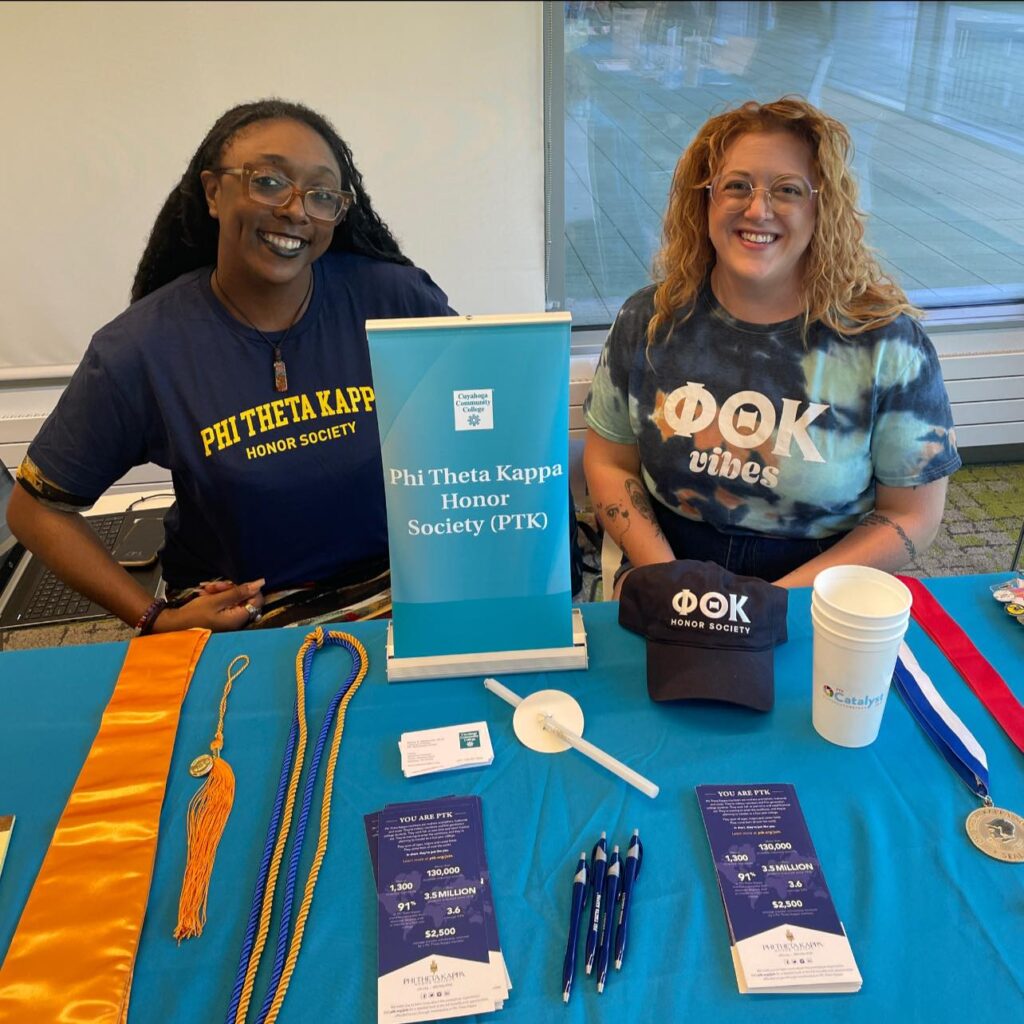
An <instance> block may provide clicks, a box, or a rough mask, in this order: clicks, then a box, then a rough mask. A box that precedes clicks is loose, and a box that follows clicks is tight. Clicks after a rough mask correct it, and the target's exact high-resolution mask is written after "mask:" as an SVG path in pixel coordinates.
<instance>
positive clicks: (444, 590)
mask: <svg viewBox="0 0 1024 1024" xmlns="http://www.w3.org/2000/svg"><path fill="white" fill-rule="evenodd" d="M570 319H571V318H570V316H569V314H568V313H544V314H536V315H519V316H481V317H468V316H466V317H435V318H422V319H415V320H370V321H368V322H367V324H366V332H367V336H368V338H369V344H370V361H371V364H372V367H373V383H374V391H375V393H376V402H377V422H378V425H379V428H380V437H381V451H382V453H383V462H384V485H385V493H386V496H387V512H388V536H389V543H390V550H391V595H392V608H393V611H392V624H391V628H390V633H389V644H388V678H389V679H393V680H397V679H427V678H437V677H439V676H455V675H476V674H480V673H486V672H490V671H498V670H503V671H512V672H514V671H522V672H527V671H536V670H538V669H541V668H550V669H557V668H580V667H585V665H586V641H585V637H584V636H583V635H582V619H581V617H580V616H579V614H578V612H577V613H576V614H575V615H574V613H573V608H572V593H571V583H570V567H569V520H568V516H569V484H568V468H569V467H568V453H569V326H570Z"/></svg>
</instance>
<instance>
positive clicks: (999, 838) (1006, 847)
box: [965, 806, 1024, 864]
mask: <svg viewBox="0 0 1024 1024" xmlns="http://www.w3.org/2000/svg"><path fill="white" fill-rule="evenodd" d="M965 824H966V827H967V835H968V836H970V839H971V842H972V843H974V845H975V846H976V847H977V848H978V849H979V850H981V852H982V853H987V854H988V855H989V856H990V857H994V858H995V859H996V860H1005V861H1010V862H1013V863H1016V864H1021V863H1024V818H1022V817H1021V816H1020V815H1019V814H1014V813H1013V811H1007V810H1005V809H1004V808H1002V807H992V806H985V807H979V808H978V809H977V810H976V811H972V812H971V813H970V814H969V815H968V816H967V821H966V823H965Z"/></svg>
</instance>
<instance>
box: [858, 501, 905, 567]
mask: <svg viewBox="0 0 1024 1024" xmlns="http://www.w3.org/2000/svg"><path fill="white" fill-rule="evenodd" d="M860 525H861V526H891V527H892V528H893V529H894V530H895V531H896V532H897V533H898V534H899V535H900V540H902V541H903V546H904V547H905V548H906V549H907V554H908V555H909V556H910V557H911V559H914V558H917V548H915V547H914V542H913V541H912V540H911V539H910V538H909V537H908V536H907V533H906V530H904V529H903V527H902V526H900V524H899V523H894V522H893V521H892V520H891V519H890V518H889V517H888V516H884V515H882V513H881V512H869V513H868V514H867V515H866V516H865V517H864V518H863V519H862V520H861V521H860Z"/></svg>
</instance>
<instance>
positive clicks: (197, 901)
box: [174, 654, 249, 942]
mask: <svg viewBox="0 0 1024 1024" xmlns="http://www.w3.org/2000/svg"><path fill="white" fill-rule="evenodd" d="M241 660H244V662H245V664H244V665H242V666H241V668H239V669H238V671H237V672H232V669H233V668H234V666H235V662H237V661H241ZM248 666H249V658H248V657H247V656H246V655H244V654H240V655H239V656H238V657H237V658H235V659H234V660H233V661H232V662H231V664H230V665H229V666H228V681H227V684H226V685H225V687H224V696H223V697H221V701H220V720H219V721H218V723H217V733H216V735H215V736H214V739H213V742H212V743H211V744H210V752H211V755H212V756H210V755H202V756H200V757H197V758H196V759H195V761H193V762H192V765H193V767H192V771H193V772H197V773H201V772H202V770H204V769H205V764H203V762H204V761H206V762H209V764H210V767H209V773H208V774H207V776H206V781H205V782H204V783H203V785H202V787H201V788H200V789H199V791H198V792H197V793H196V795H195V796H193V797H192V799H191V800H190V801H189V805H188V819H187V820H188V826H187V835H188V854H187V856H186V859H185V876H184V878H183V879H182V882H181V896H180V898H179V900H178V924H177V926H176V927H175V929H174V937H175V938H176V939H177V940H178V942H181V940H182V939H192V938H197V937H198V936H200V935H202V934H203V928H204V927H205V926H206V906H207V902H208V900H209V894H210V879H211V877H212V875H213V862H214V860H215V859H216V857H217V847H218V846H219V845H220V840H221V836H223V834H224V827H225V826H226V825H227V822H228V817H229V816H230V814H231V808H232V806H233V805H234V802H235V773H234V772H233V771H232V770H231V765H229V764H228V763H227V761H225V760H224V758H222V757H221V756H220V753H221V750H223V748H224V716H225V714H226V713H227V703H228V694H229V693H230V692H231V684H232V683H233V682H234V681H235V680H236V679H237V678H238V677H239V676H240V675H241V674H242V673H243V672H244V671H245V670H246V668H248Z"/></svg>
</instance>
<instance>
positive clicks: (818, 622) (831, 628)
mask: <svg viewBox="0 0 1024 1024" xmlns="http://www.w3.org/2000/svg"><path fill="white" fill-rule="evenodd" d="M811 622H812V624H813V625H815V626H821V627H822V628H823V629H824V630H825V631H826V632H828V633H834V634H835V635H836V636H838V637H840V638H841V639H843V640H845V641H848V642H855V643H857V644H860V645H861V646H862V647H864V648H865V649H868V650H870V649H872V648H874V647H875V645H876V644H888V643H889V642H890V641H891V640H892V639H893V637H902V636H903V635H904V634H905V633H906V632H907V625H908V623H907V622H901V623H898V624H897V625H895V626H887V627H886V628H885V629H875V628H871V629H859V628H858V627H857V626H847V625H845V624H844V623H840V622H836V620H835V619H833V618H830V617H829V616H828V615H827V614H826V613H825V612H823V611H822V610H821V609H820V608H811Z"/></svg>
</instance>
